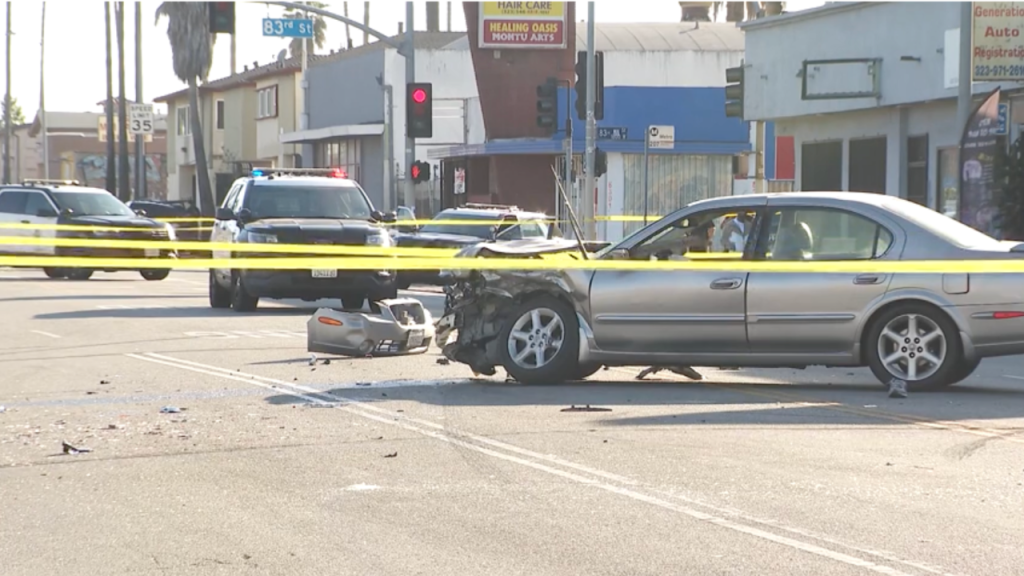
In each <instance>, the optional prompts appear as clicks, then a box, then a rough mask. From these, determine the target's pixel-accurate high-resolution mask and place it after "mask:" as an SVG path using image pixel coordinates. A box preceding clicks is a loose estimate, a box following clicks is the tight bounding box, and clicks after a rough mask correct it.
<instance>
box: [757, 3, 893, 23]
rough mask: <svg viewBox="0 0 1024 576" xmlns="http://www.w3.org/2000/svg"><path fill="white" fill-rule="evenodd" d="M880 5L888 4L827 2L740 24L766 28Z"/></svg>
mask: <svg viewBox="0 0 1024 576" xmlns="http://www.w3.org/2000/svg"><path fill="white" fill-rule="evenodd" d="M879 4H886V2H825V4H824V5H822V6H816V7H814V8H807V9H806V10H798V11H796V12H783V13H782V14H779V15H778V16H768V17H766V18H757V19H755V20H749V21H747V22H741V23H740V24H739V27H740V28H741V29H743V30H747V29H756V28H765V27H767V26H776V25H778V24H788V23H791V22H796V21H800V20H807V19H810V18H817V17H819V16H824V15H826V14H833V13H836V12H842V11H846V10H857V9H860V8H864V7H866V6H877V5H879Z"/></svg>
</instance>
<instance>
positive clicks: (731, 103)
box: [725, 65, 743, 119]
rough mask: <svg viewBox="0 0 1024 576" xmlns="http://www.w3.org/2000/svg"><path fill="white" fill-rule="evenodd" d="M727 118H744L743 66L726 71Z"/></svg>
mask: <svg viewBox="0 0 1024 576" xmlns="http://www.w3.org/2000/svg"><path fill="white" fill-rule="evenodd" d="M725 82H726V84H725V116H726V118H741V119H742V118H743V66H742V65H740V66H737V67H735V68H726V69H725Z"/></svg>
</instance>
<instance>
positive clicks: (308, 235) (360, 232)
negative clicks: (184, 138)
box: [210, 168, 398, 312]
mask: <svg viewBox="0 0 1024 576" xmlns="http://www.w3.org/2000/svg"><path fill="white" fill-rule="evenodd" d="M394 221H395V215H394V214H383V213H382V212H380V211H378V210H375V209H374V207H373V204H372V203H371V202H370V199H369V197H368V196H367V195H366V192H365V191H364V190H363V189H362V187H360V186H359V184H358V183H356V182H355V181H354V180H351V179H349V178H348V176H347V174H345V172H344V171H342V170H340V169H337V168H334V169H280V168H264V169H255V170H253V171H252V172H251V173H250V175H249V176H247V177H244V178H239V179H238V180H236V181H235V183H234V184H233V185H232V186H231V188H230V190H228V193H227V196H225V198H224V202H223V203H222V205H221V207H220V208H218V209H217V212H216V222H215V223H214V229H213V233H212V234H211V237H210V240H211V241H212V242H214V243H217V244H225V243H247V244H305V245H320V244H327V245H342V246H379V247H390V246H392V239H391V236H390V234H389V233H388V230H387V229H386V228H385V227H384V226H383V225H382V224H383V223H391V222H394ZM297 255H299V254H282V253H265V254H258V253H253V252H239V253H236V254H232V253H231V252H230V251H225V250H213V257H214V258H232V257H234V258H244V257H274V256H297ZM307 256H308V255H307ZM339 256H340V255H339ZM397 295H398V291H397V288H396V286H395V272H394V271H393V270H339V269H336V268H322V269H315V270H243V269H238V270H232V269H212V270H210V306H211V307H213V308H233V309H234V310H235V311H237V312H251V311H253V310H255V309H256V307H257V305H258V303H259V300H260V298H271V299H284V298H296V299H301V300H305V301H314V300H319V299H321V298H339V299H341V303H342V306H343V307H344V308H345V309H348V310H359V309H361V308H362V307H363V304H364V303H366V301H367V300H369V302H370V307H371V309H372V308H375V305H374V304H373V303H374V301H376V300H382V299H386V298H395V297H397Z"/></svg>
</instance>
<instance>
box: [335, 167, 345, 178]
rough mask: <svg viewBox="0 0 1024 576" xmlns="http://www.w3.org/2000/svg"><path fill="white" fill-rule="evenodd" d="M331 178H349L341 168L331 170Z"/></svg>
mask: <svg viewBox="0 0 1024 576" xmlns="http://www.w3.org/2000/svg"><path fill="white" fill-rule="evenodd" d="M331 178H348V174H346V173H345V171H344V170H342V169H341V168H335V169H333V170H331Z"/></svg>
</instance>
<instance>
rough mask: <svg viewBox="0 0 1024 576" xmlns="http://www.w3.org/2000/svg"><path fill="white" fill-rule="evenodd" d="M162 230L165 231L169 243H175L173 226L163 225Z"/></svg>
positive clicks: (175, 236) (175, 234)
mask: <svg viewBox="0 0 1024 576" xmlns="http://www.w3.org/2000/svg"><path fill="white" fill-rule="evenodd" d="M164 228H165V229H166V230H167V239H168V240H170V241H171V242H177V240H178V234H177V233H176V232H175V231H174V226H171V225H170V224H164Z"/></svg>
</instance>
